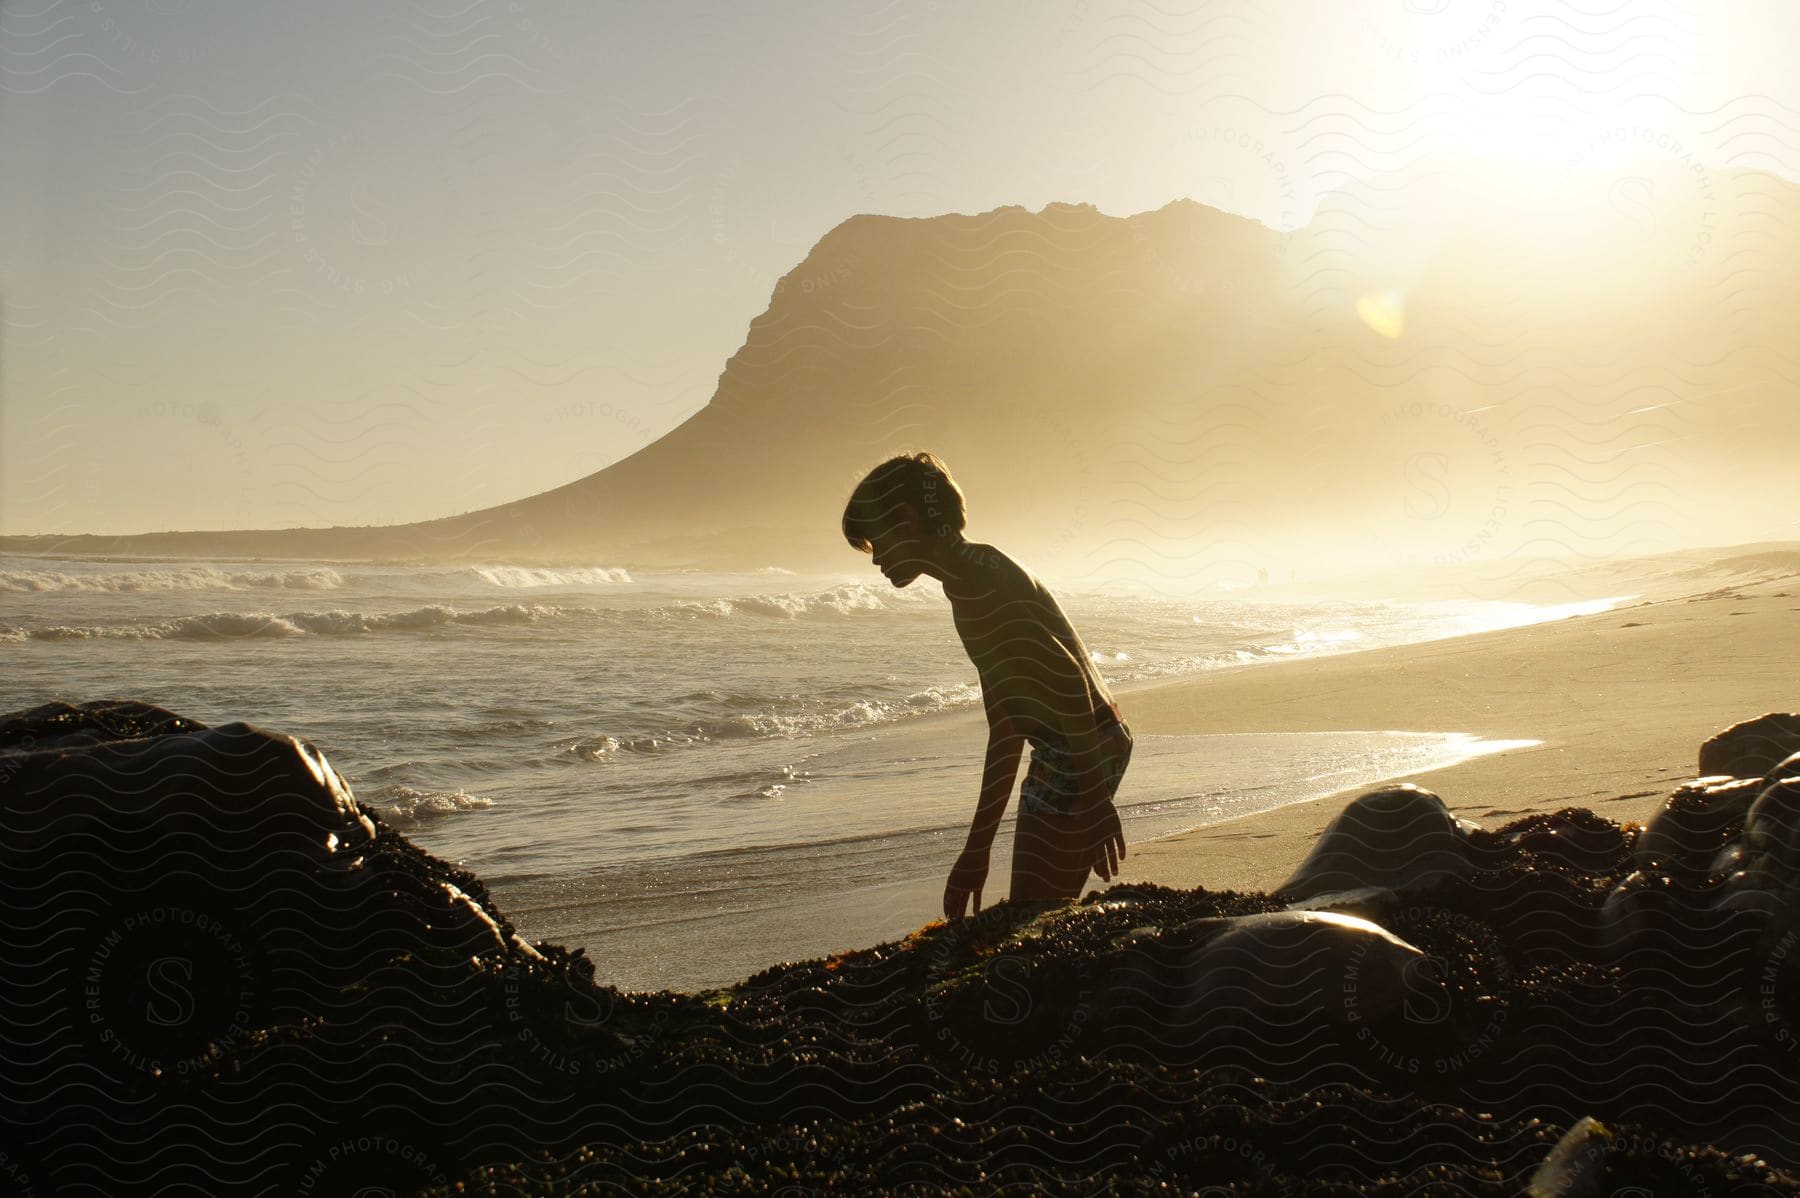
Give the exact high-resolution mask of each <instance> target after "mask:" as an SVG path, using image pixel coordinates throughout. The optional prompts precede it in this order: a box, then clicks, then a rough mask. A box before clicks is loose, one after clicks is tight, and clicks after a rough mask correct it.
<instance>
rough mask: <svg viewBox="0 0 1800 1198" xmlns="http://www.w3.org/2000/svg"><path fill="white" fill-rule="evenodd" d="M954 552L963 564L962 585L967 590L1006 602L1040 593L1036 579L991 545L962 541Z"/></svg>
mask: <svg viewBox="0 0 1800 1198" xmlns="http://www.w3.org/2000/svg"><path fill="white" fill-rule="evenodd" d="M957 552H958V554H959V555H961V560H962V561H963V563H964V569H963V578H964V581H965V583H966V585H968V586H969V587H970V588H971V589H974V590H979V591H983V592H986V593H987V594H988V595H994V594H996V593H998V594H1001V595H1004V596H1005V597H1007V598H1019V597H1023V596H1026V595H1037V594H1040V593H1042V592H1043V590H1044V585H1043V583H1041V582H1039V581H1038V578H1037V575H1035V574H1033V573H1032V572H1031V571H1030V570H1027V569H1026V568H1025V567H1024V566H1022V565H1020V564H1019V563H1018V562H1017V561H1015V560H1013V558H1011V557H1009V556H1008V555H1007V554H1005V553H1003V552H1001V551H1000V550H999V549H996V548H995V547H994V546H992V545H988V544H984V543H982V542H979V541H964V542H963V543H962V545H961V546H959V547H958V549H957Z"/></svg>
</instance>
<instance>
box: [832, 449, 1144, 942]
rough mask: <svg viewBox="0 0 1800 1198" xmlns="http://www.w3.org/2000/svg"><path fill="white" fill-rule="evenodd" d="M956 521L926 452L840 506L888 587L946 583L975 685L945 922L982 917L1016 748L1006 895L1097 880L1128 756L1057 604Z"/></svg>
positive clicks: (956, 508)
mask: <svg viewBox="0 0 1800 1198" xmlns="http://www.w3.org/2000/svg"><path fill="white" fill-rule="evenodd" d="M967 518H968V507H967V504H966V503H965V502H964V500H963V494H962V491H961V490H960V489H959V488H958V487H957V485H956V483H955V482H954V481H953V480H952V479H951V477H950V472H949V470H948V469H946V468H945V466H944V463H943V462H941V461H939V460H938V459H937V458H936V457H934V456H933V455H931V454H929V453H914V454H905V455H902V456H900V457H897V458H890V459H889V460H887V461H885V462H883V463H882V464H881V465H879V466H877V467H875V469H874V470H872V471H870V472H869V475H868V477H867V478H865V479H863V480H862V482H861V483H859V484H857V487H856V490H855V491H854V492H853V493H852V494H851V496H850V502H849V503H848V504H847V505H846V506H845V508H844V538H845V539H846V540H848V541H849V542H850V545H851V547H852V548H854V549H858V550H860V551H862V552H863V553H867V554H870V555H872V556H873V558H874V560H875V566H876V568H877V569H879V570H880V571H881V572H882V574H884V575H885V576H886V577H887V578H888V580H889V581H890V582H892V583H893V584H894V585H895V586H896V587H904V586H907V585H909V584H911V583H912V581H913V580H914V579H916V578H918V577H919V575H921V574H929V575H930V576H931V577H933V578H936V579H938V580H939V581H941V582H942V583H943V584H944V597H945V598H946V599H948V600H949V601H950V612H951V615H952V616H953V617H954V618H955V621H956V632H957V635H958V636H960V637H961V638H962V643H963V648H964V649H966V650H967V651H968V654H969V660H970V661H972V662H974V663H975V672H976V674H977V675H978V676H979V677H980V679H981V700H982V704H983V705H984V706H985V707H986V709H987V719H988V744H987V760H986V763H985V764H984V766H983V767H982V774H981V795H980V799H979V801H978V802H977V804H976V807H975V818H974V821H973V823H971V824H970V826H969V839H968V843H967V844H966V845H965V846H964V848H963V851H962V854H961V855H960V856H959V857H958V858H957V860H956V865H955V867H954V868H953V869H952V870H951V871H950V880H949V883H948V884H947V885H946V886H945V887H944V916H945V917H946V918H948V919H955V918H957V917H958V916H960V915H962V914H963V912H964V911H965V909H966V910H970V911H979V910H980V909H981V890H982V887H983V885H984V884H985V883H986V881H987V875H988V855H989V851H990V850H991V849H992V847H993V844H994V833H995V831H996V830H997V829H998V828H999V826H1000V817H1001V816H1002V815H1004V814H1005V813H1006V804H1007V800H1008V798H1009V797H1010V796H1011V793H1012V783H1013V778H1014V777H1016V776H1017V774H1018V771H1019V757H1020V756H1021V754H1022V753H1023V752H1024V749H1025V745H1026V742H1030V744H1031V746H1032V748H1031V765H1030V767H1029V768H1028V769H1027V771H1026V774H1025V781H1024V782H1023V783H1021V784H1020V786H1019V813H1018V818H1017V820H1016V825H1015V833H1014V837H1013V862H1012V887H1011V897H1012V898H1013V899H1015V900H1042V899H1072V898H1077V897H1079V896H1080V894H1081V889H1082V887H1083V886H1084V885H1086V883H1087V877H1088V871H1089V870H1090V869H1092V870H1094V871H1095V872H1096V873H1098V874H1099V875H1100V877H1101V878H1102V879H1104V880H1108V881H1110V880H1111V879H1112V876H1113V874H1115V873H1117V872H1118V868H1119V861H1120V859H1121V858H1123V857H1124V856H1125V835H1124V832H1123V831H1122V830H1121V828H1120V826H1119V813H1118V811H1117V809H1116V808H1114V806H1113V801H1112V800H1113V795H1114V794H1115V793H1116V792H1117V791H1118V788H1119V780H1120V779H1121V778H1122V777H1123V776H1124V774H1125V766H1126V765H1127V764H1128V763H1129V762H1130V760H1131V732H1130V730H1129V729H1127V727H1126V726H1125V721H1124V719H1123V718H1122V717H1121V716H1120V714H1119V708H1118V705H1117V704H1116V703H1114V702H1113V698H1112V695H1111V694H1110V693H1109V692H1108V691H1107V689H1106V684H1105V683H1104V682H1103V681H1101V679H1100V675H1099V673H1098V672H1097V671H1096V670H1095V669H1094V666H1093V662H1092V660H1091V659H1090V658H1089V657H1088V652H1087V648H1086V647H1085V646H1084V645H1083V644H1082V643H1081V638H1080V637H1079V636H1077V635H1076V634H1075V630H1074V628H1072V627H1070V625H1069V620H1068V617H1067V616H1065V615H1063V611H1062V608H1061V607H1060V606H1058V604H1057V602H1056V599H1055V597H1054V596H1053V595H1051V594H1050V591H1049V589H1048V588H1046V587H1045V586H1044V584H1043V583H1041V582H1039V581H1038V580H1037V579H1036V578H1034V577H1032V575H1031V574H1030V573H1029V572H1028V571H1026V570H1025V568H1024V567H1022V566H1020V565H1019V564H1018V563H1017V562H1015V561H1013V560H1012V559H1011V558H1010V557H1007V556H1006V555H1005V554H1004V553H1001V552H1000V551H999V550H998V549H995V548H994V547H993V546H992V545H983V544H978V543H976V542H972V541H967V540H964V539H963V527H964V525H965V524H966V522H967ZM971 899H972V900H973V905H972V906H971V903H970V901H971Z"/></svg>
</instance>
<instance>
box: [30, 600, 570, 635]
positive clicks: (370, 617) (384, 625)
mask: <svg viewBox="0 0 1800 1198" xmlns="http://www.w3.org/2000/svg"><path fill="white" fill-rule="evenodd" d="M562 614H563V609H562V608H560V607H555V606H551V605H546V604H535V603H533V604H526V603H509V604H504V605H502V606H499V607H488V608H483V609H481V610H479V611H465V612H459V611H457V610H456V609H455V608H454V607H451V606H450V605H449V604H446V603H432V604H427V605H426V606H424V607H417V608H412V609H410V610H407V611H397V612H361V611H343V610H336V611H300V612H289V613H288V614H286V615H277V614H275V613H274V612H266V611H248V612H236V611H217V612H208V613H206V614H204V615H194V616H179V617H177V618H175V619H172V620H163V621H159V622H138V623H129V624H86V625H68V624H56V625H51V626H49V627H46V628H32V629H14V628H8V629H6V630H5V632H4V633H0V640H11V641H22V640H34V641H101V640H130V641H193V640H199V641H210V640H238V639H246V638H257V637H290V636H307V635H313V636H349V635H356V634H362V633H373V632H390V631H405V630H408V629H418V628H435V627H441V626H443V625H447V624H473V625H492V624H535V623H537V622H538V621H540V620H549V619H554V618H556V617H557V616H560V615H562ZM19 632H22V633H23V634H24V635H22V636H19V635H12V634H15V633H19Z"/></svg>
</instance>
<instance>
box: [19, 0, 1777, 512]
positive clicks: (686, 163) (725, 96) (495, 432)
mask: <svg viewBox="0 0 1800 1198" xmlns="http://www.w3.org/2000/svg"><path fill="white" fill-rule="evenodd" d="M967 10H972V11H967ZM1797 49H1800V7H1797V6H1794V5H1792V4H1791V3H1786V2H1784V0H1761V2H1745V3H1734V4H1730V5H1724V4H1720V5H1711V4H1708V5H1702V4H1698V3H1691V4H1689V5H1687V6H1686V7H1685V8H1684V7H1681V6H1677V5H1676V4H1672V3H1660V2H1645V3H1639V2H1635V0H1626V2H1625V3H1622V4H1621V3H1619V0H1589V3H1588V4H1587V5H1586V6H1581V5H1575V4H1540V3H1524V2H1515V0H1373V2H1367V3H1359V2H1355V0H1319V2H1312V3H1301V2H1285V3H1284V2H1265V0H1256V2H1250V0H1246V2H1242V3H1236V2H1225V3H1210V4H1191V3H1188V4H1184V3H1179V2H1177V3H1169V2H1167V0H1159V2H1158V3H1157V4H1155V5H1151V4H1106V3H1100V2H1099V0H1033V2H1032V3H1029V4H1027V3H1023V2H1019V0H1015V2H1012V3H997V4H987V5H981V6H966V5H955V4H948V3H939V2H938V0H921V2H917V3H902V2H887V3H843V2H834V3H830V4H796V3H766V4H743V3H708V4H682V3H658V4H637V5H611V4H599V3H591V2H590V3H575V2H573V0H413V2H408V3H379V4H368V3H354V4H352V3H343V2H341V0H326V2H324V3H314V4H283V5H275V4H269V3H260V2H256V0H22V2H20V3H14V2H12V0H4V2H0V89H4V91H3V94H0V220H3V226H0V227H3V228H4V231H5V234H4V240H3V242H0V272H3V273H0V287H3V289H4V291H3V294H4V302H5V320H6V328H5V341H4V345H3V346H0V438H3V444H0V532H6V533H23V532H139V531H151V530H158V529H171V528H242V527H284V526H294V525H314V526H316V525H330V524H382V523H392V522H397V521H409V520H416V519H424V518H428V517H432V516H437V515H447V514H451V513H456V512H461V511H467V510H471V509H475V508H480V507H485V506H488V505H491V504H495V503H499V502H502V501H505V500H508V499H513V498H518V497H521V496H524V495H528V494H532V493H535V492H538V491H542V490H545V489H547V488H550V487H552V486H556V485H558V484H561V483H563V482H567V481H570V480H572V479H574V478H577V477H579V476H581V475H584V474H587V473H590V472H592V471H594V470H597V469H599V468H601V467H603V466H605V465H607V464H608V463H609V462H612V461H614V460H617V459H618V458H620V457H623V456H625V455H627V454H629V453H631V452H632V451H634V450H636V449H638V448H640V447H641V446H643V445H644V444H646V443H648V442H649V441H651V440H654V439H655V438H657V437H658V436H660V435H662V434H663V433H664V432H666V431H668V430H669V429H671V428H673V427H674V426H675V425H677V424H679V423H680V422H681V421H682V420H683V419H684V418H685V417H687V416H688V415H689V414H691V413H692V412H694V411H695V410H697V409H698V408H700V407H701V406H702V405H703V404H705V403H706V401H707V400H708V399H709V398H710V396H711V393H712V390H713V386H714V383H715V381H716V379H717V376H718V374H719V372H720V370H721V369H722V368H723V366H724V363H725V360H726V358H728V357H729V356H730V355H731V353H732V352H733V351H734V350H735V349H736V348H737V347H738V346H739V345H740V344H741V342H742V340H743V336H744V332H745V329H746V326H747V325H748V323H749V321H750V320H751V318H752V317H754V316H755V315H756V314H757V313H758V312H759V311H761V310H762V309H763V308H764V307H765V306H766V304H767V302H768V299H769V294H770V291H771V289H772V288H773V286H774V283H775V280H776V279H777V278H778V277H779V276H780V275H781V274H782V273H784V272H786V271H787V270H789V269H790V268H792V267H793V266H794V265H795V264H797V263H798V262H799V261H800V259H801V258H803V257H804V256H805V254H806V252H807V250H808V249H809V248H810V247H811V246H812V245H813V243H814V242H816V241H817V240H818V239H819V237H820V236H822V235H823V234H824V233H825V232H826V231H827V230H828V229H829V228H831V227H832V226H833V225H834V224H836V223H838V222H839V221H841V220H843V219H844V218H846V217H848V216H850V215H852V214H855V213H859V212H878V213H890V214H898V215H930V214H934V213H939V212H945V211H961V212H975V211H981V210H984V209H988V208H992V207H995V206H997V205H1001V204H1014V203H1016V204H1024V205H1026V206H1027V207H1030V208H1033V209H1036V208H1039V207H1041V206H1043V205H1044V204H1046V203H1048V202H1051V201H1055V200H1064V201H1071V202H1080V201H1086V202H1091V203H1095V204H1097V205H1099V206H1100V208H1101V209H1102V210H1104V211H1107V212H1110V213H1115V214H1128V213H1132V212H1138V211H1143V210H1146V209H1151V208H1157V207H1161V206H1162V205H1163V204H1165V203H1167V202H1168V201H1170V200H1172V199H1174V198H1177V197H1181V196H1190V197H1193V198H1195V199H1199V200H1201V201H1203V202H1205V203H1209V204H1213V205H1215V206H1217V207H1221V208H1226V209H1230V210H1233V211H1237V212H1241V213H1244V214H1246V215H1250V216H1253V217H1255V218H1257V219H1260V220H1264V221H1266V222H1268V223H1270V224H1273V225H1278V226H1286V227H1292V226H1294V225H1298V224H1302V223H1304V222H1305V221H1306V219H1307V218H1308V215H1309V214H1310V212H1311V210H1312V207H1313V205H1314V203H1315V201H1316V198H1317V197H1318V195H1320V194H1321V192H1323V191H1327V190H1329V189H1330V188H1331V187H1332V186H1333V185H1334V184H1335V183H1337V182H1339V181H1341V180H1342V179H1344V178H1345V177H1346V176H1349V175H1360V174H1368V173H1372V172H1377V171H1381V170H1385V169H1391V168H1396V167H1400V166H1403V165H1405V164H1406V163H1408V162H1411V161H1413V160H1415V159H1416V158H1417V157H1419V156H1420V155H1422V154H1425V153H1429V152H1433V151H1446V150H1447V151H1464V152H1470V153H1478V154H1487V155H1498V156H1519V157H1529V158H1532V159H1535V160H1537V161H1540V162H1544V163H1560V164H1568V163H1571V162H1593V163H1598V164H1605V163H1608V162H1611V161H1621V160H1625V159H1628V158H1630V157H1632V156H1663V157H1677V158H1678V157H1679V156H1681V155H1684V154H1691V155H1693V156H1694V157H1695V158H1697V159H1698V160H1701V161H1704V162H1705V163H1706V164H1708V165H1710V166H1724V167H1729V166H1739V167H1748V168H1755V169H1760V170H1767V171H1772V172H1775V173H1779V174H1782V175H1786V176H1788V177H1790V178H1795V177H1800V72H1796V71H1795V70H1794V69H1793V59H1794V56H1795V52H1796V50H1797Z"/></svg>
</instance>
